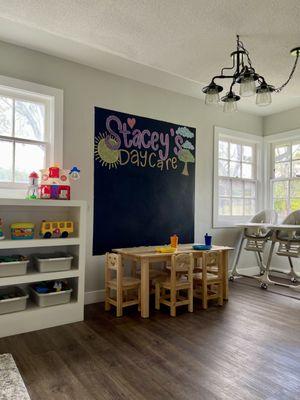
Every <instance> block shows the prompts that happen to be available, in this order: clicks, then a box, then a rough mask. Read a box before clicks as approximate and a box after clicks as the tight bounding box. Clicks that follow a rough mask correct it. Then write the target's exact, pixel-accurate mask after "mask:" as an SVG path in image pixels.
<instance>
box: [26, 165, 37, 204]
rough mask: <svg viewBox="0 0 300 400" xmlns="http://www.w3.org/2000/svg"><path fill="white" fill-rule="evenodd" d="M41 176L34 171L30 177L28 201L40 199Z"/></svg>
mask: <svg viewBox="0 0 300 400" xmlns="http://www.w3.org/2000/svg"><path fill="white" fill-rule="evenodd" d="M38 188H39V175H38V174H37V173H36V172H35V171H33V172H31V174H30V175H29V185H28V189H27V194H26V199H29V200H34V199H37V197H38Z"/></svg>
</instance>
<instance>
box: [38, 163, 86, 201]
mask: <svg viewBox="0 0 300 400" xmlns="http://www.w3.org/2000/svg"><path fill="white" fill-rule="evenodd" d="M79 173H80V170H79V169H78V168H77V167H76V166H74V167H72V168H71V170H68V169H63V168H60V167H59V165H58V164H55V165H54V166H52V167H50V168H45V169H41V183H40V186H39V189H38V191H39V198H40V199H56V200H70V198H71V187H70V179H72V180H78V179H79V178H80V175H79Z"/></svg>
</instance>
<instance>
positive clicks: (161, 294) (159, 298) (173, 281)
mask: <svg viewBox="0 0 300 400" xmlns="http://www.w3.org/2000/svg"><path fill="white" fill-rule="evenodd" d="M168 268H169V271H170V274H169V276H168V277H164V278H161V279H157V280H156V283H155V308H156V310H159V309H160V305H161V304H165V305H167V306H169V307H170V315H171V316H172V317H176V307H179V306H183V305H188V311H189V312H193V268H194V259H193V255H192V254H191V253H189V254H187V253H183V254H182V253H180V254H173V255H172V260H171V266H170V267H168ZM166 290H167V291H168V294H166ZM182 291H184V292H187V295H185V296H183V295H182V293H180V292H182Z"/></svg>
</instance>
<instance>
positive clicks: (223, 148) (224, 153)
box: [219, 140, 229, 160]
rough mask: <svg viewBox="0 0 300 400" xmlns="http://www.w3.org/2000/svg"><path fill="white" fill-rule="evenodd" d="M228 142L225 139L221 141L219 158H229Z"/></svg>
mask: <svg viewBox="0 0 300 400" xmlns="http://www.w3.org/2000/svg"><path fill="white" fill-rule="evenodd" d="M228 147H229V146H228V142H224V141H223V140H220V141H219V158H225V159H226V160H228Z"/></svg>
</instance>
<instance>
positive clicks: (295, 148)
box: [270, 139, 300, 220]
mask: <svg viewBox="0 0 300 400" xmlns="http://www.w3.org/2000/svg"><path fill="white" fill-rule="evenodd" d="M271 148H272V156H271V162H272V168H271V179H270V192H271V202H272V207H273V208H274V209H275V210H276V211H277V213H278V216H279V219H280V220H283V219H284V218H285V217H286V216H287V215H288V214H289V213H290V212H292V211H295V210H298V209H300V139H298V140H291V141H285V142H281V143H273V144H272V147H271Z"/></svg>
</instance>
